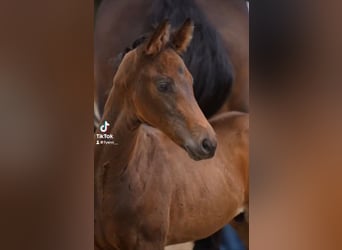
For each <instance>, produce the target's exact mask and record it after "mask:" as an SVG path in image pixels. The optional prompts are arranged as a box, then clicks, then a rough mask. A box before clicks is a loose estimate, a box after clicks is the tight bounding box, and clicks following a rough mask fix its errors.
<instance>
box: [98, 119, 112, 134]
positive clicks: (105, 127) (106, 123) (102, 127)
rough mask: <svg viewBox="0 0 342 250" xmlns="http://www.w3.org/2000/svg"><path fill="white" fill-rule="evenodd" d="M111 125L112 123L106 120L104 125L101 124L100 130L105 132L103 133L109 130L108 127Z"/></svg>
mask: <svg viewBox="0 0 342 250" xmlns="http://www.w3.org/2000/svg"><path fill="white" fill-rule="evenodd" d="M109 125H110V124H109V122H107V121H104V123H103V125H101V126H100V131H101V132H103V133H104V132H107V129H108V127H109Z"/></svg>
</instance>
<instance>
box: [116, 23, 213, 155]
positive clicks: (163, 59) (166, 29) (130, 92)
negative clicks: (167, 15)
mask: <svg viewBox="0 0 342 250" xmlns="http://www.w3.org/2000/svg"><path fill="white" fill-rule="evenodd" d="M192 33H193V24H192V22H191V21H190V20H187V21H186V22H185V23H184V24H183V25H182V27H180V29H179V30H178V31H176V32H174V33H173V34H171V31H170V24H169V23H168V22H167V21H165V22H163V23H162V24H161V25H160V26H159V27H158V28H157V29H156V31H155V32H154V33H153V34H152V36H151V37H150V38H149V39H147V40H146V41H145V42H144V43H143V44H141V45H140V46H138V47H137V48H136V49H134V50H132V51H130V52H128V53H127V54H126V55H125V56H124V58H123V60H122V62H121V65H120V66H119V69H118V73H117V75H116V76H115V79H114V81H115V82H120V81H119V79H117V78H120V77H123V78H124V79H125V81H124V82H125V83H124V84H122V85H124V89H125V92H122V93H125V98H127V103H128V105H129V107H130V108H131V109H132V110H133V113H134V115H135V116H136V118H137V119H138V120H139V121H140V122H142V123H146V124H149V125H151V126H153V127H156V128H158V129H159V130H161V131H163V132H164V133H165V134H166V135H167V136H168V137H170V138H171V139H172V140H173V141H174V142H175V143H176V144H178V145H179V146H181V147H182V148H184V149H185V150H186V151H187V152H188V154H189V155H190V157H191V158H193V159H194V160H201V159H206V158H210V157H213V155H214V153H215V150H216V136H215V132H214V130H213V128H212V127H211V126H210V124H209V123H208V121H207V119H206V118H205V117H204V115H203V113H202V111H201V110H200V108H199V106H198V104H197V102H196V100H195V97H194V93H193V87H192V84H193V80H192V76H191V74H190V73H189V71H188V69H187V68H186V66H185V64H184V62H183V60H182V58H181V56H180V55H181V54H182V53H183V52H185V50H186V48H187V47H188V45H189V43H190V41H191V38H192ZM115 88H117V86H115Z"/></svg>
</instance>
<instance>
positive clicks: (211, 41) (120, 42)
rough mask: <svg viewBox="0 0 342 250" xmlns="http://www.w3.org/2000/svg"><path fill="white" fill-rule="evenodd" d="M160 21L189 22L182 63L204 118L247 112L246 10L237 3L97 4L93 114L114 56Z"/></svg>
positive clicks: (107, 0)
mask: <svg viewBox="0 0 342 250" xmlns="http://www.w3.org/2000/svg"><path fill="white" fill-rule="evenodd" d="M165 18H167V19H169V20H170V22H171V24H172V26H174V27H177V26H179V25H181V24H182V23H183V22H184V21H185V19H187V18H191V19H192V20H194V23H195V30H194V37H193V40H192V43H191V44H190V46H189V48H188V50H187V52H186V53H185V54H184V55H183V58H184V62H185V64H186V66H187V67H188V68H189V71H190V73H191V74H192V76H193V78H194V93H195V98H196V100H197V102H198V103H199V106H200V108H201V110H202V111H203V113H204V114H205V116H206V117H211V116H212V115H213V114H215V113H218V112H222V111H229V110H236V111H248V106H249V105H248V83H249V79H248V77H249V68H248V65H249V59H248V55H249V51H248V46H249V39H248V33H249V30H248V9H247V7H246V3H245V1H243V0H210V1H206V0H125V1H115V0H103V1H102V3H101V4H100V6H99V9H98V11H97V15H96V23H95V83H96V84H95V101H96V105H97V107H98V109H99V111H100V112H99V114H100V115H102V114H103V108H104V103H105V102H106V99H107V97H108V93H109V90H110V89H111V86H112V79H113V76H114V74H115V72H116V69H117V66H118V62H119V61H120V56H119V55H120V53H121V52H122V51H124V49H125V48H126V46H127V44H131V43H132V42H133V41H134V40H135V39H136V38H137V37H139V36H141V35H142V34H145V33H148V32H150V31H151V30H153V28H154V27H155V26H156V25H158V24H159V23H160V22H161V21H162V20H164V19H165Z"/></svg>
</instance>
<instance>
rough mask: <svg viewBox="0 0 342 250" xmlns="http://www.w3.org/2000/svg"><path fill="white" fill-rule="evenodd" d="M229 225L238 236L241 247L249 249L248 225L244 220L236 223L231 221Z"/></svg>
mask: <svg viewBox="0 0 342 250" xmlns="http://www.w3.org/2000/svg"><path fill="white" fill-rule="evenodd" d="M230 225H231V226H232V227H233V228H234V229H235V231H236V233H237V234H238V236H239V238H240V240H241V241H242V242H243V245H244V246H245V247H246V249H249V224H248V222H247V221H246V220H244V221H236V220H233V221H232V222H231V223H230Z"/></svg>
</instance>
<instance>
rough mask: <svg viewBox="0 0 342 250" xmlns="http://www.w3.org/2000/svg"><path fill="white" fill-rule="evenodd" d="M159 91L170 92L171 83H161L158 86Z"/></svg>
mask: <svg viewBox="0 0 342 250" xmlns="http://www.w3.org/2000/svg"><path fill="white" fill-rule="evenodd" d="M157 89H158V91H159V92H163V93H165V92H169V91H171V84H170V83H169V82H165V81H164V82H159V83H158V85H157Z"/></svg>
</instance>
